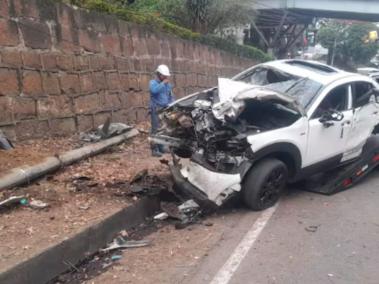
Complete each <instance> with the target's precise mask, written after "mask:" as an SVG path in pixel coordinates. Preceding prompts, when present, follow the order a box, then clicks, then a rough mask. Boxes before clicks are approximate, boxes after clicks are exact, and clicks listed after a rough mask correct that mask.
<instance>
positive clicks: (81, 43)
mask: <svg viewBox="0 0 379 284" xmlns="http://www.w3.org/2000/svg"><path fill="white" fill-rule="evenodd" d="M255 63H256V62H253V61H251V60H248V59H245V58H240V57H237V56H234V55H232V54H229V53H227V52H224V51H220V50H217V49H214V48H210V47H208V46H205V45H201V44H199V43H194V42H191V41H185V40H182V39H179V38H177V37H175V36H171V35H168V34H164V33H159V32H151V31H150V30H149V29H148V28H147V27H143V26H138V25H136V24H132V23H128V22H125V21H121V20H118V19H117V18H115V17H113V16H109V15H103V14H99V13H96V12H90V11H86V10H82V9H76V8H73V7H71V6H68V5H65V4H60V3H56V2H53V1H51V0H1V1H0V129H1V130H3V131H4V132H5V133H6V134H7V135H8V136H9V137H10V138H11V139H13V140H24V139H29V138H38V137H43V136H53V135H70V134H72V133H75V132H78V131H86V130H89V129H92V128H94V127H96V126H97V125H99V124H101V123H103V122H104V121H105V119H106V118H107V117H111V118H112V120H113V121H115V122H124V123H136V122H139V121H143V120H146V119H147V108H146V107H147V106H148V101H149V93H148V83H149V80H150V79H151V78H152V77H153V71H154V69H155V68H156V66H157V65H159V64H167V65H168V66H170V68H171V70H172V72H173V74H174V76H173V78H172V83H173V85H174V91H175V94H176V95H177V97H181V96H183V95H186V94H190V93H192V92H194V91H197V90H200V89H203V88H207V87H211V86H214V85H215V84H216V82H217V77H218V76H226V77H228V76H232V75H234V74H236V73H238V72H239V71H241V70H243V69H245V68H246V67H247V66H251V65H254V64H255Z"/></svg>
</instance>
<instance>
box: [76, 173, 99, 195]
mask: <svg viewBox="0 0 379 284" xmlns="http://www.w3.org/2000/svg"><path fill="white" fill-rule="evenodd" d="M72 185H73V186H74V188H73V191H75V192H82V191H86V190H89V189H90V188H93V187H96V186H98V185H99V183H98V182H96V181H94V180H92V178H91V177H88V176H83V175H76V176H74V177H73V179H72Z"/></svg>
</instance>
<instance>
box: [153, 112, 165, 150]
mask: <svg viewBox="0 0 379 284" xmlns="http://www.w3.org/2000/svg"><path fill="white" fill-rule="evenodd" d="M160 109H161V108H160V107H158V106H151V107H150V118H151V130H150V133H151V134H153V135H154V134H156V133H157V132H158V129H159V127H160V121H159V116H158V111H159V110H160ZM151 150H152V151H155V152H162V153H163V152H164V147H163V145H160V144H153V143H152V144H151Z"/></svg>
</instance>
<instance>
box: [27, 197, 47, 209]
mask: <svg viewBox="0 0 379 284" xmlns="http://www.w3.org/2000/svg"><path fill="white" fill-rule="evenodd" d="M29 206H30V207H31V208H33V209H44V208H47V207H49V204H47V203H46V202H43V201H41V200H36V199H33V200H31V201H30V202H29Z"/></svg>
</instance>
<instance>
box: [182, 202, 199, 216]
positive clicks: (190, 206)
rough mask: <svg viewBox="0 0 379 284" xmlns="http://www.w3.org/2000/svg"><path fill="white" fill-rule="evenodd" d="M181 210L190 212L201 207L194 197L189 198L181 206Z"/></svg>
mask: <svg viewBox="0 0 379 284" xmlns="http://www.w3.org/2000/svg"><path fill="white" fill-rule="evenodd" d="M178 208H179V210H180V212H183V213H188V212H192V211H197V210H199V209H200V206H199V204H197V203H196V202H195V201H194V200H193V199H190V200H187V201H186V202H184V203H183V204H182V205H180V206H179V207H178Z"/></svg>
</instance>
